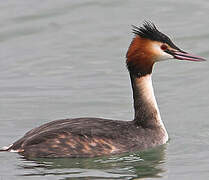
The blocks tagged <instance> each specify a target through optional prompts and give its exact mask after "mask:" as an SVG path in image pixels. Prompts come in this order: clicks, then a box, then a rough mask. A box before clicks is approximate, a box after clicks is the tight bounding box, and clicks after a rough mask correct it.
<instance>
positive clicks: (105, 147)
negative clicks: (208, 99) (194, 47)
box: [2, 22, 204, 157]
mask: <svg viewBox="0 0 209 180" xmlns="http://www.w3.org/2000/svg"><path fill="white" fill-rule="evenodd" d="M133 28H134V29H133V32H134V34H135V37H134V39H133V40H132V43H131V45H130V47H129V49H128V52H127V55H126V58H127V59H126V63H127V68H128V70H129V73H130V80H131V85H132V89H133V101H134V111H135V115H134V119H133V120H131V121H120V120H109V119H102V118H75V119H63V120H56V121H52V122H49V123H46V124H44V125H42V126H40V127H37V128H34V129H32V130H31V131H29V132H27V133H26V134H25V135H24V136H23V137H22V138H20V139H19V140H17V141H16V142H14V143H13V144H12V145H11V146H9V147H8V148H4V149H2V151H15V152H19V153H21V154H23V155H24V156H26V157H94V156H102V155H112V154H119V153H125V152H134V151H139V150H145V149H147V148H152V147H155V146H158V145H162V144H165V143H166V142H167V141H168V133H167V131H166V129H165V126H164V124H163V122H162V120H161V116H160V112H159V109H158V106H157V103H156V99H155V96H154V92H153V87H152V80H151V74H152V70H153V65H154V64H155V62H158V61H162V60H165V59H174V58H175V59H180V60H191V61H203V60H204V59H203V58H201V57H197V56H193V55H190V54H188V53H186V52H184V51H182V50H181V49H179V48H178V47H177V46H175V45H174V44H173V42H172V41H171V40H170V39H169V38H168V37H167V36H166V35H165V34H163V33H161V32H160V31H158V29H157V28H156V26H155V25H154V24H153V23H149V22H145V23H144V25H143V26H142V27H139V28H138V27H136V26H133Z"/></svg>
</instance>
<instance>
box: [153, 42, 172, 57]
mask: <svg viewBox="0 0 209 180" xmlns="http://www.w3.org/2000/svg"><path fill="white" fill-rule="evenodd" d="M152 48H153V51H154V53H155V54H156V55H157V58H156V61H163V60H167V59H173V58H174V57H173V56H172V55H170V54H168V53H166V52H164V51H163V50H162V49H161V48H160V44H158V43H153V46H152Z"/></svg>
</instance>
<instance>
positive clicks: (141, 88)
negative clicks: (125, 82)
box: [131, 74, 167, 134]
mask: <svg viewBox="0 0 209 180" xmlns="http://www.w3.org/2000/svg"><path fill="white" fill-rule="evenodd" d="M131 82H132V88H133V99H134V110H135V117H134V121H135V122H136V123H137V124H138V125H141V126H142V127H144V128H149V127H150V128H152V127H160V128H163V129H164V130H165V132H166V129H165V126H164V124H163V122H162V120H161V116H160V112H159V109H158V106H157V102H156V99H155V95H154V91H153V86H152V79H151V75H150V74H147V75H145V76H141V77H135V76H132V75H131ZM166 134H167V132H166Z"/></svg>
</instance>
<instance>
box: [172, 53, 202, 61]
mask: <svg viewBox="0 0 209 180" xmlns="http://www.w3.org/2000/svg"><path fill="white" fill-rule="evenodd" d="M172 55H173V56H174V58H176V59H180V60H188V61H206V59H204V58H202V57H199V56H194V55H191V54H189V53H186V52H180V51H173V52H172Z"/></svg>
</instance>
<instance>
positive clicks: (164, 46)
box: [160, 44, 168, 51]
mask: <svg viewBox="0 0 209 180" xmlns="http://www.w3.org/2000/svg"><path fill="white" fill-rule="evenodd" d="M160 48H161V49H162V50H163V51H165V50H166V49H167V48H168V46H166V45H165V44H163V45H161V47H160Z"/></svg>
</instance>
